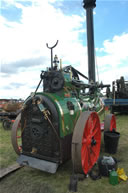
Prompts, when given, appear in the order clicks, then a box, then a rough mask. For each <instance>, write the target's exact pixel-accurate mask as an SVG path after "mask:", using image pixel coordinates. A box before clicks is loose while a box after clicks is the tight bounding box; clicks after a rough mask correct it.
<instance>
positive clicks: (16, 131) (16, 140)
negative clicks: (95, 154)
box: [11, 113, 22, 155]
mask: <svg viewBox="0 0 128 193" xmlns="http://www.w3.org/2000/svg"><path fill="white" fill-rule="evenodd" d="M20 120H21V113H20V114H19V115H18V116H17V117H16V119H15V121H14V123H13V125H12V131H11V141H12V146H13V148H14V150H15V152H16V154H18V155H20V154H21V149H22V148H21V128H20Z"/></svg>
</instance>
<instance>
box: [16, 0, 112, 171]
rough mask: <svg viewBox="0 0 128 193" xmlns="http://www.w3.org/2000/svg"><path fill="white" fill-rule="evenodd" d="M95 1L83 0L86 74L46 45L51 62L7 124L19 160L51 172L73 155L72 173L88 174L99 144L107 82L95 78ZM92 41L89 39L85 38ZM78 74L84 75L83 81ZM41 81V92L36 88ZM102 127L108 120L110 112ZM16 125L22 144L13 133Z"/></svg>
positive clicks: (96, 156) (108, 123)
mask: <svg viewBox="0 0 128 193" xmlns="http://www.w3.org/2000/svg"><path fill="white" fill-rule="evenodd" d="M94 7H95V0H91V1H88V0H84V8H85V9H86V13H87V29H88V30H87V37H88V38H87V39H88V66H89V72H88V77H86V76H85V75H83V74H82V73H81V72H79V71H78V70H76V69H75V68H74V67H72V66H66V67H63V68H62V64H61V62H60V66H59V61H58V58H57V56H56V55H55V57H54V59H53V48H54V47H55V46H56V45H57V44H58V41H57V42H56V44H55V45H54V46H53V47H49V46H48V44H47V47H48V48H49V49H50V50H51V67H50V68H48V69H47V71H42V72H41V75H40V78H41V79H40V82H39V85H38V86H37V89H36V91H35V92H34V93H32V94H31V95H30V96H29V97H28V98H27V99H26V100H25V102H24V105H23V108H22V111H21V113H20V114H19V115H18V116H17V118H16V120H15V122H14V124H13V127H12V145H13V147H14V150H15V152H16V153H17V154H18V155H19V157H18V160H17V161H18V163H20V164H21V165H28V166H30V167H33V168H37V169H40V170H43V171H46V172H50V173H55V172H56V170H57V168H58V166H59V165H61V164H63V163H65V162H66V161H67V160H69V159H70V158H72V163H73V168H74V171H75V172H76V173H85V174H87V173H88V172H89V171H90V170H91V168H92V167H93V165H94V164H95V163H96V161H97V159H98V157H99V153H100V144H101V126H100V120H99V114H100V113H102V112H103V110H104V105H103V103H102V100H101V93H100V90H101V89H102V88H104V87H109V86H110V85H103V84H99V83H96V81H95V59H94V38H93V8H94ZM90 41H91V42H90ZM80 77H82V78H85V79H86V80H88V83H87V84H86V83H84V82H83V81H81V80H80ZM42 82H43V91H42V92H37V91H38V88H39V86H40V84H41V83H42ZM106 123H107V127H110V126H111V127H115V122H114V125H113V120H112V116H110V117H109V118H108V119H107V122H106ZM19 127H20V128H21V145H19V144H18V135H19V130H18V128H19Z"/></svg>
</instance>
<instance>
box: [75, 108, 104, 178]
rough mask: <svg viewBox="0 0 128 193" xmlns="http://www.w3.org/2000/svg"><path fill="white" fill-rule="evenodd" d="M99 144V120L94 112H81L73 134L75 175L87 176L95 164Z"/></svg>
mask: <svg viewBox="0 0 128 193" xmlns="http://www.w3.org/2000/svg"><path fill="white" fill-rule="evenodd" d="M100 144H101V129H100V120H99V117H98V114H97V113H96V112H83V113H82V114H81V116H80V117H79V119H78V122H77V124H76V126H75V129H74V132H73V140H72V161H73V166H74V170H75V172H77V173H85V174H87V173H88V172H89V171H90V169H91V168H92V167H93V165H94V164H95V163H96V161H97V159H98V157H99V153H100Z"/></svg>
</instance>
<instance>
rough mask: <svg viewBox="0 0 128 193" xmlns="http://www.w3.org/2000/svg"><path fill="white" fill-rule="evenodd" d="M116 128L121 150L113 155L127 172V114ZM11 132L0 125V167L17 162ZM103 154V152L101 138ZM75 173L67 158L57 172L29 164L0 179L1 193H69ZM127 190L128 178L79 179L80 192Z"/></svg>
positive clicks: (116, 191) (117, 191)
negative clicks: (114, 180) (115, 180)
mask: <svg viewBox="0 0 128 193" xmlns="http://www.w3.org/2000/svg"><path fill="white" fill-rule="evenodd" d="M116 119H117V130H118V132H120V134H121V136H120V140H119V146H118V151H117V153H116V154H115V155H114V157H116V158H117V159H118V160H119V161H120V162H119V163H118V167H120V168H122V167H123V168H124V170H125V172H126V174H127V175H128V115H117V116H116ZM10 133H11V132H10V131H5V130H4V129H3V128H2V126H1V124H0V168H5V167H7V166H9V165H12V164H13V163H15V160H16V158H17V155H16V154H15V152H14V151H13V148H12V146H11V142H10V141H11V140H10ZM101 154H102V155H108V154H106V153H104V144H103V140H102V145H101ZM71 174H72V163H71V161H68V162H67V163H66V164H64V165H62V166H60V167H59V169H58V170H57V172H56V174H48V173H45V172H42V171H39V170H36V169H32V168H29V167H24V168H21V169H20V170H17V171H16V172H14V173H12V174H10V175H8V176H7V177H5V178H3V179H2V180H1V182H0V193H68V192H69V191H68V185H69V182H70V176H71ZM103 192H104V193H127V192H128V180H127V181H126V182H123V181H121V182H120V183H119V184H118V185H116V186H112V185H110V184H109V181H108V178H107V177H102V178H101V179H99V180H97V181H93V180H92V179H91V178H90V177H88V178H85V179H84V180H83V181H79V182H78V193H103Z"/></svg>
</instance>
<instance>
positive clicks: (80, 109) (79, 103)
mask: <svg viewBox="0 0 128 193" xmlns="http://www.w3.org/2000/svg"><path fill="white" fill-rule="evenodd" d="M76 103H77V105H78V107H79V110H80V113H81V112H82V108H81V106H80V103H79V102H78V101H77V100H76Z"/></svg>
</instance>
